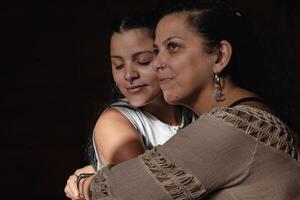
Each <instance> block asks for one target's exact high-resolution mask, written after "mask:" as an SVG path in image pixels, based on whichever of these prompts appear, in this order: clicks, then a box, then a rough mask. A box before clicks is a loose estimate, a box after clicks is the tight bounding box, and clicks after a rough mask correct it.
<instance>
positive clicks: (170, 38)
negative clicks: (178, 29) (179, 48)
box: [163, 35, 183, 45]
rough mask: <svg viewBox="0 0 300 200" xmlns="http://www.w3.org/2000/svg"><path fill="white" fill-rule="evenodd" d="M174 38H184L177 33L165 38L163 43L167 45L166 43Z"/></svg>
mask: <svg viewBox="0 0 300 200" xmlns="http://www.w3.org/2000/svg"><path fill="white" fill-rule="evenodd" d="M172 39H180V40H183V38H182V37H180V36H177V35H175V36H171V37H168V38H167V39H165V40H164V41H163V44H164V45H166V43H168V42H169V41H170V40H172Z"/></svg>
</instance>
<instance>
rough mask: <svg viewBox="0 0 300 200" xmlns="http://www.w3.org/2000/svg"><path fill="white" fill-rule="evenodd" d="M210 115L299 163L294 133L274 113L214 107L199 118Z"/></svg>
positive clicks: (236, 107) (243, 106)
mask: <svg viewBox="0 0 300 200" xmlns="http://www.w3.org/2000/svg"><path fill="white" fill-rule="evenodd" d="M205 117H210V118H214V119H218V120H222V121H224V122H227V123H229V124H231V125H233V126H234V127H237V128H239V129H242V130H243V131H244V132H245V133H246V134H248V135H251V136H253V137H255V138H256V139H257V140H258V141H260V142H262V143H264V144H265V145H267V146H271V147H273V148H275V149H278V150H281V151H283V152H285V153H287V154H289V155H290V156H291V157H292V158H294V159H295V160H296V161H298V162H299V163H300V152H299V143H298V141H297V139H296V134H295V133H294V132H293V131H292V130H291V129H289V128H288V126H287V125H286V124H285V123H283V122H282V121H281V120H280V119H278V118H277V117H275V116H274V115H272V114H270V113H268V112H265V111H263V110H260V109H258V108H254V107H251V106H245V105H239V106H235V107H232V108H216V109H213V110H212V111H209V112H207V113H205V114H203V115H202V116H201V117H200V118H205Z"/></svg>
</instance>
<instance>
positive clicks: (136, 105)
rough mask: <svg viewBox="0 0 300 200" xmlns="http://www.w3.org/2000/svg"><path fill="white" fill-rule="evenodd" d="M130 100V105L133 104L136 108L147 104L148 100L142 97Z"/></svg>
mask: <svg viewBox="0 0 300 200" xmlns="http://www.w3.org/2000/svg"><path fill="white" fill-rule="evenodd" d="M128 102H129V104H130V105H132V106H133V107H135V108H140V107H143V106H144V105H145V104H147V102H146V101H144V100H142V99H139V100H138V99H128Z"/></svg>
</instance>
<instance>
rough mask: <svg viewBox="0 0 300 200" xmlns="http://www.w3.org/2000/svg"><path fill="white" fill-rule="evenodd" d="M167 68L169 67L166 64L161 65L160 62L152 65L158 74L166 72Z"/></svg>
mask: <svg viewBox="0 0 300 200" xmlns="http://www.w3.org/2000/svg"><path fill="white" fill-rule="evenodd" d="M166 67H167V65H166V64H164V63H160V62H153V64H152V68H153V70H154V71H156V72H159V71H164V70H165V68H166Z"/></svg>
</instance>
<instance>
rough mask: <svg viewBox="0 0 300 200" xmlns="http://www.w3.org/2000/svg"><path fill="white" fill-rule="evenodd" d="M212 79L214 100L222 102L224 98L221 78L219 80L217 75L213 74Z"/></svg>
mask: <svg viewBox="0 0 300 200" xmlns="http://www.w3.org/2000/svg"><path fill="white" fill-rule="evenodd" d="M214 79H215V92H214V97H215V100H216V101H217V102H220V101H224V100H225V96H224V94H223V93H222V88H221V78H220V75H219V73H215V76H214Z"/></svg>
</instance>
